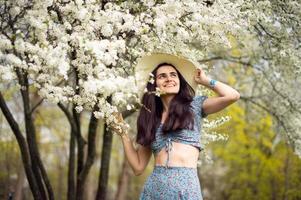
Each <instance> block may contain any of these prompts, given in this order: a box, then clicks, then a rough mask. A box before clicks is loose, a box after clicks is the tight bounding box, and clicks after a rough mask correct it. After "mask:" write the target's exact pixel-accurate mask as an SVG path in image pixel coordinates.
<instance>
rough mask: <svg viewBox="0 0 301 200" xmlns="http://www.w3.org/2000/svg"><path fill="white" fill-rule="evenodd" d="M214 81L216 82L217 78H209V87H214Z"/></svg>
mask: <svg viewBox="0 0 301 200" xmlns="http://www.w3.org/2000/svg"><path fill="white" fill-rule="evenodd" d="M216 82H217V80H214V79H211V80H210V81H209V85H210V87H211V88H214V86H215V85H216Z"/></svg>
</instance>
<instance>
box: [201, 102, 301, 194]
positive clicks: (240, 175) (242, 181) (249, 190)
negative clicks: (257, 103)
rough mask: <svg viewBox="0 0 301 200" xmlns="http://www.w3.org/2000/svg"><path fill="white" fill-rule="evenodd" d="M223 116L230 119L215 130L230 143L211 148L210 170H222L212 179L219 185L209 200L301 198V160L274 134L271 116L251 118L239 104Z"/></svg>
mask: <svg viewBox="0 0 301 200" xmlns="http://www.w3.org/2000/svg"><path fill="white" fill-rule="evenodd" d="M226 114H227V115H229V116H231V118H232V119H231V120H230V122H228V123H226V124H225V125H224V126H222V127H220V128H218V130H217V131H222V132H223V133H227V134H229V140H228V141H227V142H223V143H216V144H213V145H212V147H213V152H214V156H216V157H215V159H216V162H215V163H214V167H213V168H212V167H211V170H217V171H219V170H221V169H224V171H223V173H221V175H217V174H215V176H216V177H213V178H214V179H217V180H218V181H217V182H219V183H221V184H220V188H215V189H214V188H211V189H212V190H211V192H212V194H210V195H209V196H210V199H229V200H240V199H247V200H253V199H254V200H257V199H260V200H269V199H291V200H293V199H300V198H301V192H300V191H301V179H300V171H301V160H300V159H299V158H298V157H297V156H296V155H295V154H294V153H293V151H292V149H291V147H289V146H288V145H287V144H286V143H285V141H284V140H283V138H281V136H280V135H278V134H277V132H275V131H274V127H273V120H272V117H271V116H270V115H269V114H266V113H261V112H257V115H255V116H250V114H249V113H247V112H246V109H243V108H242V107H240V106H239V105H233V106H231V107H230V109H228V110H227V113H226ZM221 166H222V167H221ZM205 173H208V171H207V172H205ZM206 184H208V185H209V182H208V181H207V183H206V181H205V185H206ZM214 190H217V191H218V192H217V193H216V192H213V191H214Z"/></svg>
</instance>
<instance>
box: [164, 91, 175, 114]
mask: <svg viewBox="0 0 301 200" xmlns="http://www.w3.org/2000/svg"><path fill="white" fill-rule="evenodd" d="M174 97H175V95H163V96H161V101H162V104H163V112H167V113H168V108H169V104H170V102H171V100H172V99H173V98H174Z"/></svg>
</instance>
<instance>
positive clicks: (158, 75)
mask: <svg viewBox="0 0 301 200" xmlns="http://www.w3.org/2000/svg"><path fill="white" fill-rule="evenodd" d="M166 74H167V73H160V74H158V75H157V76H160V75H166ZM169 74H178V73H177V72H169Z"/></svg>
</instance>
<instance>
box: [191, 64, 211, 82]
mask: <svg viewBox="0 0 301 200" xmlns="http://www.w3.org/2000/svg"><path fill="white" fill-rule="evenodd" d="M194 80H195V81H196V82H197V83H198V84H201V85H208V83H209V78H208V77H207V76H206V74H205V72H204V70H203V69H199V68H198V69H196V71H195V76H194Z"/></svg>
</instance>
